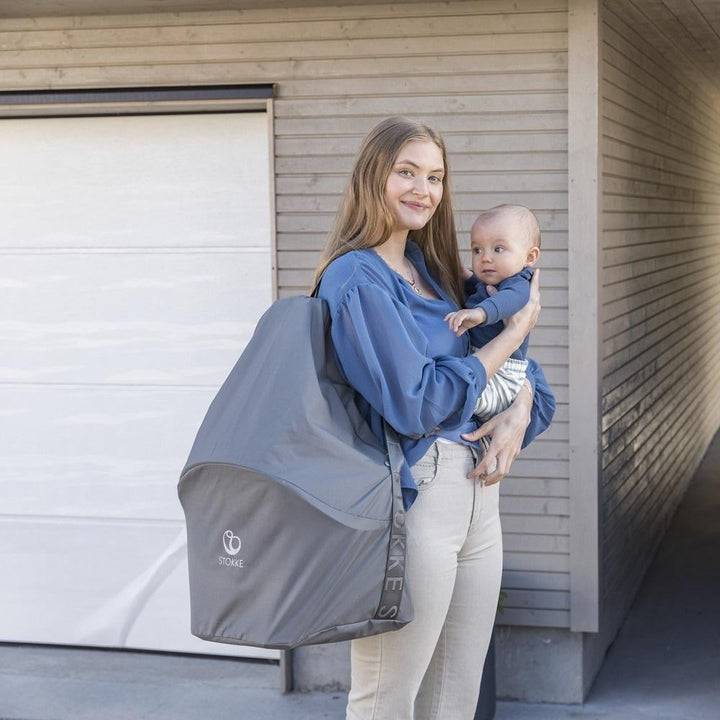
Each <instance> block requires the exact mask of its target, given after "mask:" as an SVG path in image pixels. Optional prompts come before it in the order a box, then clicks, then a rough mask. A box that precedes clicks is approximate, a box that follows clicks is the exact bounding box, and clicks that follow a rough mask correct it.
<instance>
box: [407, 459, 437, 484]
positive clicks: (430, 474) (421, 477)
mask: <svg viewBox="0 0 720 720" xmlns="http://www.w3.org/2000/svg"><path fill="white" fill-rule="evenodd" d="M411 472H412V475H413V478H414V480H415V484H416V485H417V486H418V490H420V491H421V492H422V491H423V490H427V488H429V487H430V486H431V485H432V484H433V483H434V482H435V478H436V477H437V462H436V461H435V460H433V459H425V458H423V459H422V460H418V462H416V463H415V464H414V465H413V466H412V468H411Z"/></svg>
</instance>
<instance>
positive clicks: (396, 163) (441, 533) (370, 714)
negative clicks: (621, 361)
mask: <svg viewBox="0 0 720 720" xmlns="http://www.w3.org/2000/svg"><path fill="white" fill-rule="evenodd" d="M447 185H448V164H447V156H446V151H445V146H444V144H443V142H442V139H441V138H440V136H439V135H438V134H437V133H436V132H435V131H433V130H432V129H431V128H429V127H427V126H426V125H423V124H421V123H416V122H413V121H410V120H407V119H404V118H388V119H387V120H384V121H383V122H381V123H380V124H379V125H378V126H377V127H376V128H375V129H374V130H372V131H371V132H370V134H369V135H368V137H367V138H366V139H365V141H364V143H363V145H362V148H361V150H360V153H359V155H358V158H357V161H356V164H355V167H354V170H353V172H352V175H351V179H350V185H349V187H348V190H347V193H346V195H345V198H344V201H343V203H342V206H341V208H340V211H339V213H338V217H337V221H336V225H335V228H334V230H333V232H332V234H331V236H330V239H329V241H328V244H327V247H326V249H325V253H324V255H323V259H322V261H321V263H320V265H319V267H318V270H317V274H316V280H319V279H320V278H321V279H322V280H321V283H320V290H319V295H320V297H322V298H324V299H325V300H326V301H327V302H328V305H329V308H330V314H331V318H332V326H331V327H332V338H333V342H334V346H335V350H336V354H337V359H338V362H339V365H340V367H341V369H342V371H343V373H344V374H345V376H346V378H347V380H348V382H349V383H350V384H351V385H352V386H353V387H354V388H355V390H356V391H357V400H358V404H359V406H360V408H361V410H362V411H363V413H364V414H365V416H366V417H367V419H368V422H369V424H370V427H371V428H372V429H373V431H374V432H375V434H376V435H377V436H378V437H382V419H383V418H385V420H387V422H388V423H389V424H390V425H391V426H393V427H394V428H395V429H396V430H397V432H398V433H399V434H400V436H401V444H402V447H403V452H404V455H405V460H406V462H405V466H404V467H403V473H402V487H403V499H404V502H405V505H406V507H407V508H409V511H408V513H407V516H406V521H407V528H408V547H407V555H408V562H407V570H406V572H407V577H408V581H409V585H410V589H411V592H412V598H413V604H414V607H415V619H414V620H413V622H411V623H410V624H409V625H407V626H406V627H404V628H403V629H402V630H398V631H395V632H390V633H385V634H382V635H377V636H373V637H369V638H362V639H359V640H354V641H353V642H352V651H351V663H352V681H351V690H350V695H349V699H348V708H347V717H348V719H349V720H360V719H362V720H369V719H371V718H372V720H413V719H415V720H428V719H430V718H433V719H437V720H440V719H442V720H471V718H472V717H473V715H474V711H475V705H476V702H477V697H478V691H479V686H480V677H481V673H482V667H483V662H484V658H485V653H486V651H487V647H488V643H489V640H490V634H491V631H492V625H493V621H494V617H495V609H496V607H497V599H498V593H499V589H500V575H501V569H502V539H501V532H500V519H499V513H498V486H497V484H496V483H497V482H498V481H499V480H500V479H501V478H502V477H503V476H504V475H505V474H506V473H507V472H508V470H509V469H510V465H511V464H512V462H513V460H514V459H515V457H516V456H517V454H518V453H519V451H520V447H521V445H522V444H523V443H524V444H526V443H528V442H530V440H532V439H533V438H534V437H535V436H536V435H537V434H538V433H539V432H542V430H544V429H545V428H546V427H547V426H548V424H549V422H550V420H551V419H552V415H553V412H554V400H553V398H552V393H551V392H550V390H549V388H548V387H547V383H546V381H545V378H544V376H543V374H542V370H541V369H540V367H539V366H538V365H537V364H536V363H533V362H532V361H531V363H530V367H529V368H528V381H527V383H526V392H522V391H521V392H520V393H519V395H518V398H517V399H516V401H515V402H514V403H513V405H512V406H511V407H510V408H509V409H508V410H506V411H505V412H504V413H501V414H500V415H497V416H496V417H494V418H493V419H492V420H490V421H489V422H488V423H486V424H485V425H484V426H482V427H481V428H476V423H474V422H473V420H472V417H473V410H474V408H475V404H476V402H477V399H478V397H479V396H480V394H481V393H482V391H483V389H484V387H485V384H486V382H487V378H488V377H491V376H492V374H493V373H495V371H496V370H497V369H498V368H499V367H500V366H501V365H502V364H503V362H504V361H505V360H507V358H508V357H510V355H511V354H512V352H513V351H515V350H516V349H517V348H518V347H519V345H520V343H521V342H522V340H523V338H524V337H525V335H527V333H528V332H529V331H530V329H531V328H532V327H533V326H534V324H535V322H536V320H537V316H538V313H539V310H540V306H539V293H538V285H537V283H538V273H537V272H536V273H535V276H534V280H533V283H534V284H533V286H532V293H531V300H530V302H528V304H527V305H526V306H525V308H523V309H522V310H521V311H520V312H519V313H517V314H516V315H514V316H513V317H512V318H510V319H509V320H508V322H507V326H506V328H505V330H504V331H503V332H502V333H501V334H500V335H499V336H498V337H497V338H495V339H493V340H492V342H490V343H488V344H487V345H485V346H484V347H482V348H480V349H479V350H478V351H477V352H475V353H473V354H468V353H469V349H470V348H469V343H468V340H467V335H463V336H461V337H459V338H458V337H456V336H455V334H454V333H452V332H451V331H450V330H449V329H448V326H447V323H446V322H445V321H444V318H445V316H446V315H447V314H448V313H449V312H452V311H454V310H456V309H457V308H458V306H461V305H462V279H461V278H462V271H461V266H460V259H459V254H458V249H457V241H456V236H455V228H454V219H453V213H452V207H451V202H450V196H449V193H448V190H447ZM488 435H490V436H492V441H491V443H490V446H489V449H488V450H487V452H486V453H485V455H484V456H482V451H481V450H480V447H481V446H480V444H479V442H478V441H479V440H480V438H481V437H485V436H488ZM489 469H490V472H488V470H489Z"/></svg>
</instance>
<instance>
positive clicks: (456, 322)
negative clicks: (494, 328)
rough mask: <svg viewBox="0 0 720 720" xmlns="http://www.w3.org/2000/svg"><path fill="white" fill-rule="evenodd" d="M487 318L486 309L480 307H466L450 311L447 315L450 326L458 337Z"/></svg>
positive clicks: (446, 318)
mask: <svg viewBox="0 0 720 720" xmlns="http://www.w3.org/2000/svg"><path fill="white" fill-rule="evenodd" d="M486 319H487V315H486V313H485V311H484V310H481V309H480V308H464V309H463V310H457V311H456V312H451V313H448V314H447V315H446V316H445V320H446V322H447V324H448V326H449V327H450V330H452V331H453V332H454V333H455V334H456V335H457V336H458V337H460V336H461V335H462V334H463V333H464V332H466V331H467V330H469V329H470V328H472V327H475V326H476V325H482V324H483V323H484V322H485V320H486Z"/></svg>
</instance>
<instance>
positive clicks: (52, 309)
mask: <svg viewBox="0 0 720 720" xmlns="http://www.w3.org/2000/svg"><path fill="white" fill-rule="evenodd" d="M4 260H5V262H4V263H3V266H2V269H0V286H3V285H4V286H5V290H4V291H3V294H4V297H5V298H6V302H4V303H3V305H2V308H1V309H0V347H2V348H3V349H2V351H0V382H41V383H54V382H62V383H80V382H84V383H92V384H96V383H102V382H105V383H129V384H169V385H181V384H190V385H198V384H211V385H216V386H217V385H218V384H219V383H220V382H221V381H222V380H223V379H224V376H225V375H226V374H227V372H228V370H229V368H230V367H232V363H233V362H234V360H235V359H236V358H237V355H238V354H239V352H240V351H241V350H242V348H243V347H245V345H246V344H247V341H248V340H249V339H250V336H251V335H252V332H253V330H254V327H255V323H256V320H257V318H258V317H259V316H260V315H261V314H262V312H264V310H265V309H266V308H267V307H268V306H269V304H270V301H271V289H270V278H269V270H268V269H269V267H270V252H269V250H262V251H256V252H243V253H197V254H165V253H160V254H149V255H144V256H137V255H134V254H130V255H117V254H110V255H106V254H100V255H98V254H89V255H45V254H43V255H29V256H27V255H26V256H8V257H6V258H4ZM13 278H23V280H22V281H21V282H16V283H15V285H13V284H12V282H11V281H12V279H13Z"/></svg>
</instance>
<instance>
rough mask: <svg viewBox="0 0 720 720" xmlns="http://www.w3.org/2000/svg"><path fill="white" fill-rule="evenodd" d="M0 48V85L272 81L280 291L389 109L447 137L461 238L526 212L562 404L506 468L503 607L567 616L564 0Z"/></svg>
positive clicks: (289, 286)
mask: <svg viewBox="0 0 720 720" xmlns="http://www.w3.org/2000/svg"><path fill="white" fill-rule="evenodd" d="M308 4H309V3H308ZM118 7H120V8H121V7H122V3H118ZM0 47H2V48H3V53H2V55H0V86H1V87H2V88H4V89H37V88H49V87H53V88H56V87H57V88H60V87H63V88H74V87H112V86H141V85H166V84H176V85H188V84H189V85H198V84H217V83H230V82H232V83H268V82H272V83H275V84H276V100H275V102H274V111H275V117H274V131H275V136H274V151H275V158H274V163H275V165H274V169H275V209H276V217H275V222H276V233H277V237H276V241H277V272H278V288H279V294H280V295H281V296H285V295H289V294H293V293H298V292H303V291H305V290H306V289H307V287H308V286H309V284H310V281H311V277H312V271H313V268H314V266H315V264H316V262H317V260H318V254H319V251H320V249H321V247H322V246H323V243H324V241H325V237H326V234H327V232H328V230H329V228H330V225H331V223H332V219H333V216H334V213H335V210H336V208H337V206H338V203H339V200H340V196H341V193H342V191H343V188H344V185H345V182H346V179H347V175H348V171H349V170H350V168H351V165H352V162H353V158H354V155H355V153H356V152H357V150H358V147H359V144H360V141H361V139H362V137H363V136H364V135H365V134H366V133H367V131H368V130H369V129H370V128H371V127H372V126H373V125H374V124H375V123H376V122H377V121H379V120H380V119H382V118H383V117H385V116H387V115H391V114H406V115H412V116H417V117H420V118H421V119H424V120H426V121H428V122H430V123H431V124H432V125H434V126H436V127H437V128H438V129H439V130H440V131H441V132H442V133H443V135H444V136H445V138H446V141H447V145H448V149H449V153H450V163H451V168H452V171H453V174H454V179H453V187H452V190H453V193H454V201H455V206H456V211H457V218H458V226H459V231H460V242H461V244H462V248H463V250H464V248H466V247H468V246H469V238H468V231H469V228H470V226H471V224H472V221H473V219H474V217H475V215H476V214H477V212H478V211H479V210H481V209H483V208H488V207H491V206H492V205H495V204H498V203H501V202H518V203H523V204H526V205H528V206H529V207H531V208H532V209H533V210H534V211H535V212H536V214H537V216H538V218H539V220H540V224H541V226H542V228H543V241H542V258H541V262H540V266H541V267H542V269H543V275H542V277H543V288H544V289H543V313H542V319H541V323H540V325H539V327H538V328H537V329H536V330H535V331H534V332H533V335H532V339H531V354H532V355H533V356H534V357H535V358H537V359H538V360H539V361H540V362H542V363H543V366H544V368H545V370H546V373H547V376H548V379H549V381H550V383H551V384H552V386H553V389H554V390H555V392H556V395H557V398H558V401H559V408H558V413H557V418H556V421H555V423H554V425H553V426H552V428H551V429H550V430H549V431H548V432H547V433H546V434H545V435H544V436H543V437H542V438H541V439H540V440H538V441H537V442H536V443H534V445H533V446H532V447H531V448H530V449H528V450H527V451H525V452H524V453H523V455H522V456H521V457H520V459H518V461H517V462H516V464H515V467H514V471H513V476H512V477H511V478H508V479H506V480H505V481H504V483H503V496H502V512H503V522H504V528H505V544H506V553H505V559H506V573H505V580H504V586H505V588H506V589H507V592H508V598H507V601H506V610H505V614H504V616H503V618H502V620H503V621H504V622H507V623H513V624H530V625H546V626H562V627H567V626H568V625H569V611H568V607H569V601H568V589H569V577H568V573H569V560H568V552H569V551H568V444H567V441H568V430H567V415H568V414H567V402H568V397H567V344H568V338H567V314H568V313H567V68H566V64H567V3H566V1H565V0H517V1H516V2H513V3H511V4H510V3H507V2H504V1H502V0H479V1H476V0H473V1H472V2H470V1H468V2H418V3H397V4H383V5H354V6H345V7H303V8H285V9H283V8H275V9H262V10H246V11H237V12H208V13H178V14H162V15H154V14H147V15H139V14H128V15H116V16H96V17H93V16H87V17H75V18H60V17H53V18H35V19H32V20H29V19H27V20H23V19H9V20H4V21H0ZM465 258H466V260H468V261H469V254H468V253H467V252H465Z"/></svg>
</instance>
